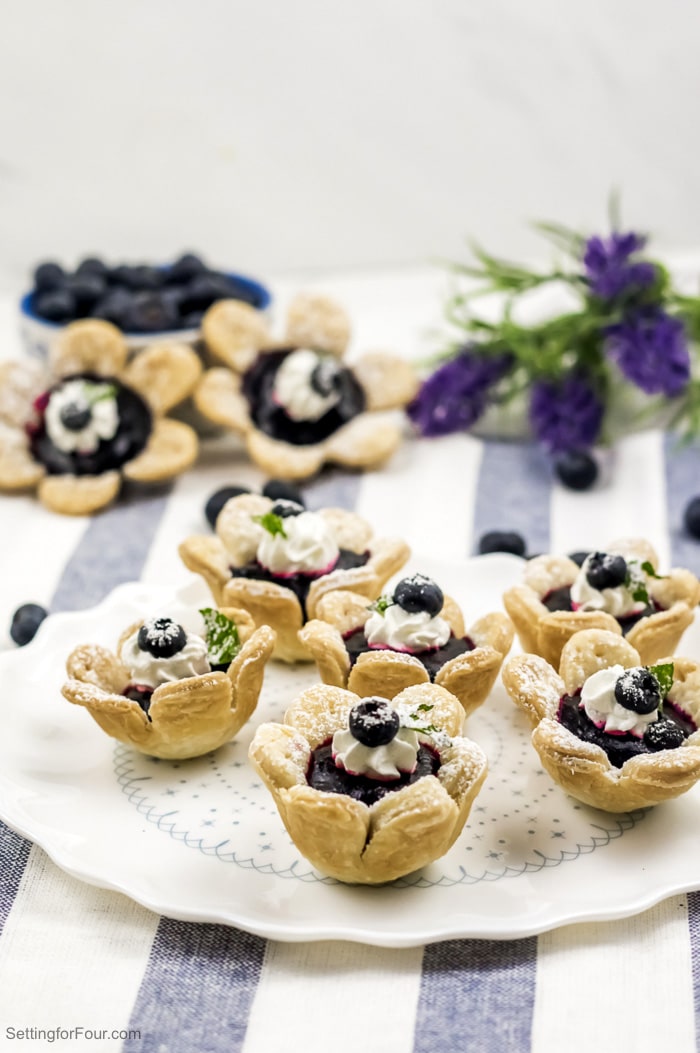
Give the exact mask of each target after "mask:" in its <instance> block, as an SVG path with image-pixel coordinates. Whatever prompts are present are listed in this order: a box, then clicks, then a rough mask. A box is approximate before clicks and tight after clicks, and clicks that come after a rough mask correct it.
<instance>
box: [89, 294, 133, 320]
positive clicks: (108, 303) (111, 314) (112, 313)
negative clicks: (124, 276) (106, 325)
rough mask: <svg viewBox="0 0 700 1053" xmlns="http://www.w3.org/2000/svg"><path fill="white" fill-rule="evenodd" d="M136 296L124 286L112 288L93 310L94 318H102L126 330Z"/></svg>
mask: <svg viewBox="0 0 700 1053" xmlns="http://www.w3.org/2000/svg"><path fill="white" fill-rule="evenodd" d="M133 299H134V294H133V293H131V292H129V290H128V289H124V288H123V287H122V286H115V287H114V288H110V289H109V290H108V291H107V293H106V294H105V295H104V296H103V297H102V299H101V300H99V301H98V303H96V304H95V306H94V308H93V310H92V317H93V318H102V319H103V320H104V321H105V322H111V323H112V325H116V326H118V327H119V328H120V329H126V323H127V321H128V318H129V312H130V311H131V305H132V302H133Z"/></svg>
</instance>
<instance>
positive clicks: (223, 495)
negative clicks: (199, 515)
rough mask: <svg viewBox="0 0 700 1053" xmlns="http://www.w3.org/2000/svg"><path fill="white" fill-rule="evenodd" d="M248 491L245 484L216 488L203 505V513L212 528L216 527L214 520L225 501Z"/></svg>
mask: <svg viewBox="0 0 700 1053" xmlns="http://www.w3.org/2000/svg"><path fill="white" fill-rule="evenodd" d="M249 493H250V490H249V489H248V488H247V487H245V486H223V487H222V488H221V490H217V491H216V492H215V493H213V494H212V495H211V497H210V498H209V499H208V500H207V503H206V504H205V506H204V515H205V516H206V517H207V523H208V524H209V526H210V527H211V528H212V530H214V529H215V528H216V520H217V519H218V518H219V512H220V511H221V509H222V508H223V507H224V505H225V504H226V502H227V501H230V500H231V498H232V497H239V496H240V494H249Z"/></svg>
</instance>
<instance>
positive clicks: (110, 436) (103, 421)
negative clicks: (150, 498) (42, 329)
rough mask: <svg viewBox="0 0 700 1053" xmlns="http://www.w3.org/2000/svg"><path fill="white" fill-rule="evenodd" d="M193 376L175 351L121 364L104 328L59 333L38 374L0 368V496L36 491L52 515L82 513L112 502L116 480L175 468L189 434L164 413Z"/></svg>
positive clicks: (188, 356)
mask: <svg viewBox="0 0 700 1053" xmlns="http://www.w3.org/2000/svg"><path fill="white" fill-rule="evenodd" d="M200 374H201V364H200V361H199V359H198V357H197V355H195V353H194V352H193V351H192V350H191V349H190V348H188V347H185V346H183V345H180V344H159V345H157V346H154V347H150V348H146V349H145V350H144V351H142V352H141V353H140V354H139V355H138V356H137V357H136V358H134V359H133V360H132V361H131V362H127V346H126V343H125V341H124V337H123V336H122V334H121V333H120V331H119V330H118V329H117V328H116V327H115V326H113V325H111V324H110V323H109V322H104V321H97V320H91V321H81V322H74V323H73V324H71V325H68V326H66V327H65V329H63V330H62V331H61V333H60V335H59V337H58V339H57V341H56V344H55V345H54V347H53V349H52V352H51V356H50V368H49V369H48V370H45V371H43V370H41V369H38V368H37V367H36V366H35V365H34V364H32V363H27V364H26V365H25V364H24V363H6V364H4V365H2V366H0V491H6V492H16V491H21V490H27V489H33V488H36V490H37V493H38V496H39V499H40V500H41V501H42V503H43V504H44V505H46V506H47V507H48V508H50V509H51V510H52V511H54V512H62V513H64V514H68V515H87V514H90V513H92V512H96V511H99V509H101V508H103V507H105V506H106V505H108V504H109V503H110V502H111V501H113V500H114V499H115V498H116V497H117V495H118V493H119V489H120V486H121V480H122V478H125V479H129V480H131V481H133V482H137V483H145V484H148V483H155V482H161V481H164V480H166V479H170V478H172V477H173V476H175V475H178V474H179V473H181V472H183V471H185V469H187V468H189V466H190V465H191V464H192V463H193V462H194V460H195V458H196V456H197V437H196V435H195V433H194V431H193V430H192V429H191V428H190V427H189V426H188V425H186V424H183V423H181V422H180V421H175V420H169V419H168V418H167V417H166V416H165V414H166V413H167V412H168V411H169V410H170V409H172V408H173V407H174V406H176V405H177V404H178V403H180V402H182V401H183V400H184V399H185V398H186V397H187V396H189V395H190V393H191V392H192V391H193V389H194V387H195V385H196V383H197V381H198V379H199V376H200Z"/></svg>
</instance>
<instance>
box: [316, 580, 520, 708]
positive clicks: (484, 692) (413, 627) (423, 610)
mask: <svg viewBox="0 0 700 1053" xmlns="http://www.w3.org/2000/svg"><path fill="white" fill-rule="evenodd" d="M317 614H318V617H317V618H316V619H314V620H312V621H310V622H308V624H307V625H305V626H304V628H303V629H302V630H301V632H300V634H299V636H300V639H301V640H302V641H303V643H304V644H305V645H306V647H308V649H309V651H310V652H311V654H312V655H313V657H314V660H315V662H316V664H317V666H318V670H319V673H320V675H321V678H322V680H323V682H324V683H325V684H334V685H335V686H336V687H347V688H349V689H350V690H351V691H354V692H356V694H359V695H371V694H380V695H383V696H384V697H385V698H394V697H395V696H396V695H397V694H398V693H399V692H400V691H402V690H403V689H404V688H406V687H409V686H410V685H411V684H424V683H430V682H431V681H432V682H434V683H436V684H439V685H440V686H441V687H444V688H446V689H447V690H448V691H450V692H451V693H452V694H453V695H456V697H457V698H458V699H459V700H460V702H461V703H462V705H463V707H464V711H465V713H466V714H467V715H469V714H470V713H471V712H473V710H474V709H476V708H477V706H480V705H481V704H482V702H484V701H485V700H486V698H487V697H488V695H489V692H490V691H491V688H492V687H493V684H494V681H495V679H496V677H497V676H498V672H499V670H500V668H501V664H502V662H503V659H504V658H505V656H506V655H507V653H508V651H509V650H510V646H511V643H512V642H513V626H512V624H511V622H510V620H509V619H508V618H507V617H506V616H505V615H504V614H501V613H499V612H494V613H491V614H487V615H485V616H484V617H482V618H479V620H478V621H476V622H474V624H473V625H471V626H470V627H469V630H468V631H467V630H466V628H465V625H464V618H463V616H462V613H461V611H460V609H459V607H458V606H457V604H456V603H455V601H454V600H453V599H451V597H449V596H445V595H444V594H443V591H442V589H441V588H440V586H439V585H438V584H437V583H436V582H434V581H433V580H432V579H430V578H427V577H425V575H422V574H413V575H411V576H410V577H407V578H403V579H402V580H401V581H399V582H398V584H397V585H396V587H395V588H394V590H393V592H392V593H391V595H388V596H380V598H379V599H378V600H376V601H374V602H373V603H371V604H368V603H367V600H366V599H364V598H363V597H361V596H358V595H357V594H355V593H350V592H345V591H342V590H341V591H339V592H331V593H329V594H328V595H326V596H324V597H323V598H322V599H321V600H320V601H319V603H318V604H317Z"/></svg>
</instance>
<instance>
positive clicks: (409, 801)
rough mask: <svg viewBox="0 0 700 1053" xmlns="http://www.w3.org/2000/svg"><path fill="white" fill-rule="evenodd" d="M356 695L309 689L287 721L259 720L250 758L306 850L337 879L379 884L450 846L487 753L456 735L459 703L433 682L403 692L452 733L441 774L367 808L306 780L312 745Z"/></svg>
mask: <svg viewBox="0 0 700 1053" xmlns="http://www.w3.org/2000/svg"><path fill="white" fill-rule="evenodd" d="M357 701H358V696H357V695H355V694H353V693H352V692H350V691H345V690H344V689H342V688H339V687H330V686H324V685H318V686H316V687H313V688H310V689H309V690H308V691H305V692H303V694H302V695H301V696H300V697H299V698H298V699H297V700H296V701H295V702H294V703H293V704H292V705H291V706H290V708H289V710H288V711H287V713H286V715H285V723H284V724H283V725H282V724H262V725H261V726H260V727H259V728H258V729H257V731H256V733H255V737H254V739H253V741H252V743H251V746H250V752H249V757H250V760H251V762H252V764H253V765H254V767H255V768H256V769H257V771H258V772H259V773H260V775H261V777H262V778H263V779H264V781H265V784H266V785H267V787H268V789H269V790H270V792H271V793H272V795H273V797H274V799H275V803H276V805H277V807H278V809H279V812H280V816H281V818H282V821H283V822H284V825H285V827H286V828H287V831H288V833H289V835H290V837H291V838H292V840H293V841H294V843H295V845H296V846H297V848H298V849H299V851H300V852H301V853H302V854H303V855H304V856H305V857H306V858H307V859H308V860H309V861H310V862H311V863H312V864H313V866H315V867H317V868H318V869H319V870H321V871H322V872H324V873H326V874H330V875H331V876H332V877H335V878H337V879H338V880H339V881H344V882H349V883H356V884H381V883H383V882H386V881H392V880H394V879H395V878H398V877H402V876H403V875H405V874H408V873H410V872H411V871H413V870H417V869H419V868H420V867H422V866H425V865H427V864H428V863H430V862H432V861H433V860H434V859H438V858H439V857H440V856H441V855H444V853H445V852H447V851H448V849H449V848H450V847H451V845H452V844H453V843H454V842H455V840H456V839H457V837H458V836H459V834H460V833H461V831H462V829H463V827H464V823H465V822H466V819H467V817H468V815H469V810H470V808H471V805H472V803H473V801H474V798H475V797H476V795H477V793H478V792H479V789H480V788H481V785H482V783H483V781H484V779H485V777H486V768H487V763H486V757H485V755H484V753H483V751H482V750H481V749H480V747H479V746H477V745H476V744H475V743H474V742H471V741H470V740H469V739H466V738H459V737H457V736H458V735H459V731H460V728H461V725H462V722H463V718H464V714H463V712H462V708H461V706H460V704H459V702H458V701H457V699H455V698H454V697H453V696H452V695H450V694H449V692H448V691H445V690H444V689H443V688H440V687H438V686H436V685H435V684H420V685H418V686H415V687H411V688H408V689H407V690H405V691H402V692H401V693H400V694H399V695H397V696H396V698H395V700H394V702H395V704H397V705H398V704H405V705H407V706H411V707H417V706H419V705H430V706H432V709H431V711H430V719H431V723H433V724H434V725H435V726H436V727H439V728H441V729H443V730H444V731H445V732H446V733H447V734H448V735H449V736H450V737H451V738H452V743H451V745H449V746H445V747H442V748H440V750H439V755H440V760H441V767H440V769H439V771H438V773H437V776H426V777H424V778H422V779H418V780H417V782H415V783H413V784H412V785H410V786H405V787H403V788H402V789H401V790H397V791H396V792H394V793H390V794H387V795H386V796H385V797H383V798H382V799H381V800H380V801H378V802H377V803H376V804H373V805H371V806H368V805H366V804H364V803H363V802H361V801H356V800H353V799H352V798H351V797H347V796H345V795H344V794H333V793H325V792H321V791H319V790H316V789H314V788H313V787H311V786H309V785H308V784H307V782H306V772H307V769H308V764H309V757H310V754H311V751H312V750H313V749H314V748H315V747H316V746H319V745H321V743H323V742H325V741H326V740H327V739H328V738H330V737H331V736H332V735H333V733H334V732H335V731H337V730H339V729H340V728H342V727H344V726H346V724H347V715H348V712H349V710H350V708H351V706H352V705H353V704H354V703H355V702H357Z"/></svg>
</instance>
